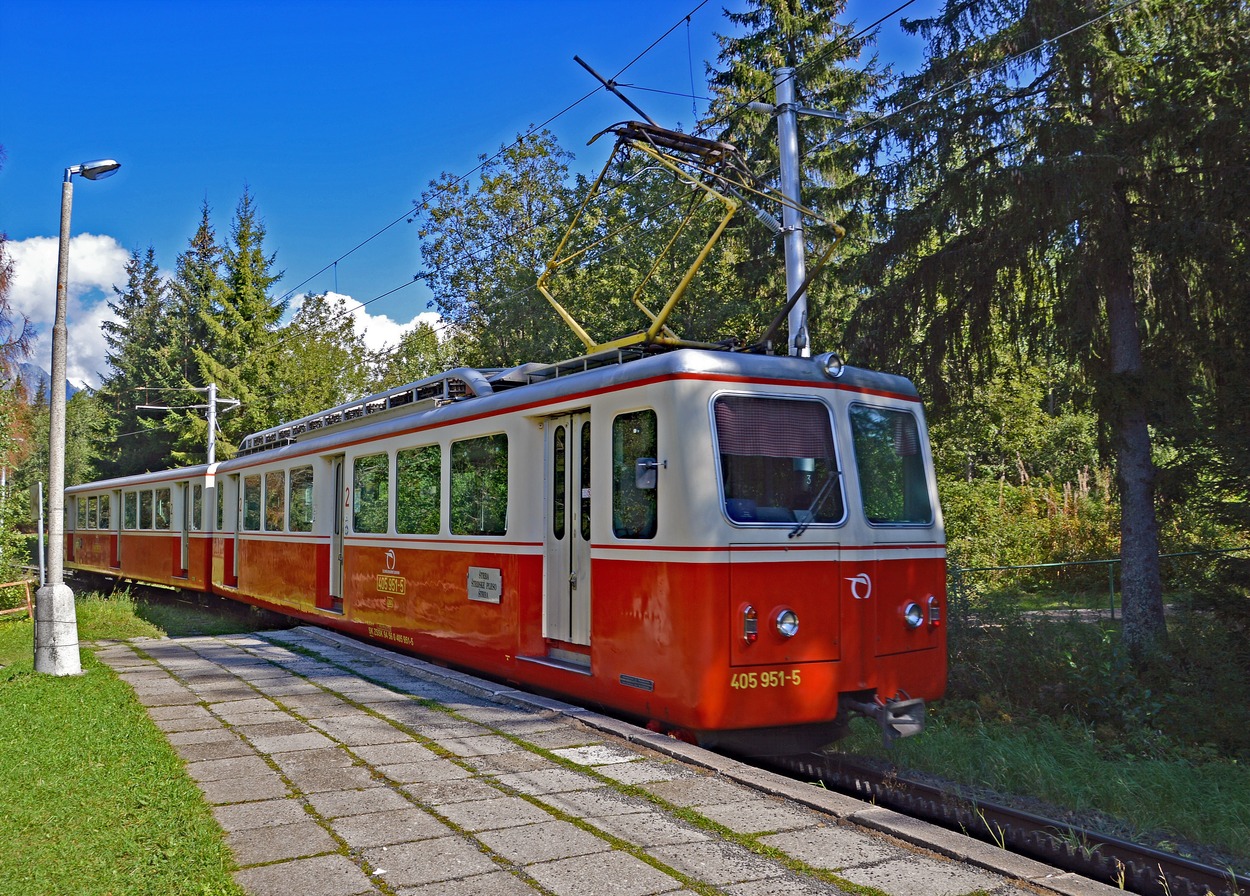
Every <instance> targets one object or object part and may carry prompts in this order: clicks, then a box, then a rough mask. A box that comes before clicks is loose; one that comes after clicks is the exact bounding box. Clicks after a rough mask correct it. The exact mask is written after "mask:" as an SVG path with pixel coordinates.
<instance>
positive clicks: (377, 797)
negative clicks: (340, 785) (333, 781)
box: [308, 786, 412, 818]
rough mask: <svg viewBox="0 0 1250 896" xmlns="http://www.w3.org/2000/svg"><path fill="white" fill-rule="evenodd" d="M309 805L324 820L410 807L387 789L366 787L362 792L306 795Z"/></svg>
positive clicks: (329, 792) (401, 798) (402, 798)
mask: <svg viewBox="0 0 1250 896" xmlns="http://www.w3.org/2000/svg"><path fill="white" fill-rule="evenodd" d="M308 802H309V804H310V805H311V806H312V807H313V808H314V809H316V810H317V812H318V813H320V814H321V815H322V816H324V817H325V818H342V817H343V816H344V815H367V814H369V813H370V812H383V811H385V810H387V809H407V808H408V807H409V806H410V805H412V804H411V803H410V802H409V801H408V800H406V799H404V797H403V796H402V795H401V794H399V793H397V792H395V791H394V790H391V789H390V788H389V787H382V786H378V787H368V788H365V789H363V790H330V791H326V792H325V793H312V794H309V795H308Z"/></svg>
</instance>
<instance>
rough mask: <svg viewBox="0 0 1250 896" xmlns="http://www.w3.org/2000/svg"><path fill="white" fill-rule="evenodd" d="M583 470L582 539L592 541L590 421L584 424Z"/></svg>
mask: <svg viewBox="0 0 1250 896" xmlns="http://www.w3.org/2000/svg"><path fill="white" fill-rule="evenodd" d="M581 442H582V470H581V478H580V481H579V482H578V487H579V488H580V489H581V496H582V509H581V520H582V539H583V540H584V541H590V421H589V420H587V421H586V422H584V423H583V424H582V433H581Z"/></svg>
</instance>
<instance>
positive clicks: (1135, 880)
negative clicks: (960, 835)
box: [768, 754, 1250, 896]
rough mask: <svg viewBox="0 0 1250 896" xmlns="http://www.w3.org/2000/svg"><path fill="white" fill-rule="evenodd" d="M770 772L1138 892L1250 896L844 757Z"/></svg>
mask: <svg viewBox="0 0 1250 896" xmlns="http://www.w3.org/2000/svg"><path fill="white" fill-rule="evenodd" d="M768 764H769V765H771V766H772V768H773V770H775V771H779V772H782V773H785V774H789V775H797V776H801V777H803V778H804V779H807V780H817V781H820V782H821V783H822V784H824V786H826V787H828V788H830V789H831V790H837V791H840V792H842V793H846V794H848V795H850V796H855V797H858V798H860V799H865V800H869V801H871V802H872V803H874V804H876V805H880V806H885V807H887V808H891V809H895V810H898V811H901V812H903V813H905V814H907V815H909V816H911V817H914V818H921V819H923V820H925V821H928V822H931V823H934V824H938V825H941V826H943V827H947V828H951V829H954V830H958V831H962V832H964V833H967V834H969V835H971V836H974V837H977V838H978V839H981V840H985V841H986V842H989V843H994V844H996V845H998V846H1000V847H1002V848H1003V849H1007V850H1009V851H1011V852H1016V853H1019V854H1021V855H1026V856H1029V857H1030V858H1034V859H1037V860H1038V861H1042V862H1046V863H1047V864H1049V865H1053V866H1055V867H1057V868H1061V869H1062V870H1064V871H1070V872H1072V873H1074V874H1079V875H1081V876H1082V877H1088V878H1091V879H1093V880H1098V881H1101V882H1103V883H1107V884H1110V885H1112V886H1117V887H1122V888H1123V889H1126V890H1128V891H1129V892H1133V893H1139V894H1142V896H1250V877H1246V876H1244V875H1239V874H1235V873H1234V872H1232V871H1230V870H1227V869H1220V868H1216V867H1213V866H1210V865H1204V864H1202V863H1200V862H1196V861H1193V860H1190V859H1186V858H1183V857H1181V856H1177V855H1175V854H1173V853H1167V852H1162V851H1161V850H1157V849H1152V848H1150V847H1147V846H1142V845H1140V844H1137V843H1132V842H1130V841H1128V840H1123V839H1120V838H1118V837H1112V836H1108V835H1106V834H1101V833H1097V832H1095V831H1090V830H1087V829H1085V828H1081V827H1078V826H1076V825H1072V824H1069V823H1067V822H1064V821H1058V820H1056V819H1052V818H1045V817H1043V816H1040V815H1036V814H1034V813H1031V812H1025V811H1022V810H1019V809H1013V808H1010V807H1008V806H1004V805H1000V804H996V803H993V802H990V801H987V800H984V799H981V798H980V797H972V796H967V795H964V794H960V793H956V792H951V791H948V790H944V789H941V788H939V787H936V786H934V785H931V784H927V783H924V782H921V781H917V780H914V779H911V778H908V777H906V776H905V775H900V774H898V773H896V772H883V771H881V770H879V769H874V768H870V767H868V766H864V765H861V764H859V763H856V762H854V761H853V760H852V759H850V758H847V757H841V756H821V755H819V754H809V755H806V756H796V757H783V758H778V759H774V760H770V761H769V763H768Z"/></svg>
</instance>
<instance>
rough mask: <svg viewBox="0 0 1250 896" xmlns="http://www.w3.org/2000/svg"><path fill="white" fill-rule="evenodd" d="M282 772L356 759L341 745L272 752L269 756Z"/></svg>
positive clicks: (350, 763)
mask: <svg viewBox="0 0 1250 896" xmlns="http://www.w3.org/2000/svg"><path fill="white" fill-rule="evenodd" d="M269 758H270V759H272V760H273V762H274V763H275V764H276V765H277V766H278V768H280V769H282V771H283V772H291V771H306V770H311V769H318V768H332V767H334V766H346V765H355V764H356V759H355V758H354V757H353V756H352V754H351V753H348V752H347V750H345V749H343V748H342V747H339V746H335V745H331V746H328V747H315V748H313V749H310V750H292V751H290V752H282V753H274V754H272V755H271V756H270V757H269Z"/></svg>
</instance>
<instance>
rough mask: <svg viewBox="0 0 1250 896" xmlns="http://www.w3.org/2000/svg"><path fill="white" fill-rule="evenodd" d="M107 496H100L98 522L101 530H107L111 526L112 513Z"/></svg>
mask: <svg viewBox="0 0 1250 896" xmlns="http://www.w3.org/2000/svg"><path fill="white" fill-rule="evenodd" d="M110 504H111V502H110V501H109V496H108V495H100V521H99V525H100V528H101V529H109V528H111V527H112V525H113V512H112V507H111V506H110Z"/></svg>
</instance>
